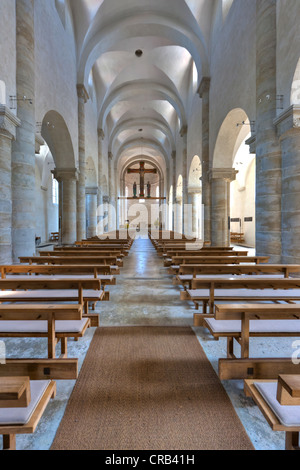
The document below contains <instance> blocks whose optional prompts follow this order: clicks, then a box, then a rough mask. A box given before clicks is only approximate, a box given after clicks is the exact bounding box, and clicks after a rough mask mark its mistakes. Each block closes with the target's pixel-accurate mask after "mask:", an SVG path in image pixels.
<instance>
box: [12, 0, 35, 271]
mask: <svg viewBox="0 0 300 470" xmlns="http://www.w3.org/2000/svg"><path fill="white" fill-rule="evenodd" d="M16 57H17V62H16V90H17V102H16V103H17V116H18V118H19V119H20V121H21V125H20V127H19V128H18V129H17V132H16V141H14V142H13V145H12V242H13V260H14V261H15V262H17V261H18V259H19V256H26V255H32V254H33V253H35V106H34V99H35V55H34V1H33V0H17V1H16Z"/></svg>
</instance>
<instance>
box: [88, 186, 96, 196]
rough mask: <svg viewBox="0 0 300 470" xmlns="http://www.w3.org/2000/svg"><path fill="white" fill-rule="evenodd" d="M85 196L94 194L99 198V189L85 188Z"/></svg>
mask: <svg viewBox="0 0 300 470" xmlns="http://www.w3.org/2000/svg"><path fill="white" fill-rule="evenodd" d="M85 194H92V195H95V196H97V194H98V188H97V187H94V188H85Z"/></svg>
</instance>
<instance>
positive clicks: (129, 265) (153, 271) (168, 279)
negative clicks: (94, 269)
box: [96, 239, 193, 326]
mask: <svg viewBox="0 0 300 470" xmlns="http://www.w3.org/2000/svg"><path fill="white" fill-rule="evenodd" d="M116 279H117V284H116V286H109V287H108V290H109V292H110V301H109V302H100V303H99V304H98V305H97V310H96V311H97V312H99V314H100V326H126V325H128V326H129V325H130V326H134V325H139V326H141V325H145V326H147V325H153V326H154V325H155V326H159V325H164V326H170V325H174V326H183V325H184V326H192V324H193V310H191V307H190V305H188V304H187V302H182V301H181V300H180V295H179V289H178V287H176V286H174V285H173V284H172V276H170V275H168V273H167V270H166V268H164V266H163V260H162V258H159V257H158V255H157V253H156V251H155V249H154V247H153V245H152V243H151V241H150V240H149V239H138V240H135V241H134V243H133V245H132V247H131V250H130V252H129V255H128V256H127V257H125V258H124V266H123V268H121V274H120V275H118V276H116Z"/></svg>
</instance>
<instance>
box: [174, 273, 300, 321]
mask: <svg viewBox="0 0 300 470" xmlns="http://www.w3.org/2000/svg"><path fill="white" fill-rule="evenodd" d="M180 299H181V300H190V301H192V302H193V303H194V305H195V307H196V308H197V309H198V308H199V303H200V302H202V304H203V310H202V312H203V314H206V313H207V305H208V306H209V315H211V316H213V313H214V305H215V302H216V301H218V302H219V301H233V302H238V301H242V302H244V301H252V302H253V301H256V300H257V301H260V302H261V301H268V302H274V303H275V302H278V301H284V302H287V303H290V302H292V301H299V300H300V279H294V278H289V279H284V278H282V279H279V278H275V279H274V278H267V279H265V278H263V277H259V279H255V278H254V279H253V278H252V276H251V278H250V277H247V278H245V277H243V276H240V277H237V278H231V279H226V278H220V279H219V278H214V279H209V278H207V279H205V278H203V279H193V281H192V289H187V290H185V291H181V293H180ZM201 317H203V315H201V314H200V315H195V317H194V320H195V326H200V325H201ZM198 322H199V323H198Z"/></svg>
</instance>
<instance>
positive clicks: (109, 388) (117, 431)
mask: <svg viewBox="0 0 300 470" xmlns="http://www.w3.org/2000/svg"><path fill="white" fill-rule="evenodd" d="M52 450H253V446H252V444H251V442H250V440H249V438H248V435H247V434H246V432H245V430H244V428H243V426H242V424H241V422H240V420H239V418H238V416H237V414H236V412H235V410H234V408H233V406H232V404H231V402H230V400H229V398H228V396H227V395H226V393H225V391H224V389H223V387H222V384H221V382H220V381H219V379H218V377H217V375H216V373H215V372H214V370H213V368H212V366H211V364H210V363H209V361H208V359H207V358H206V355H205V353H204V351H203V349H202V347H201V346H200V344H199V342H198V340H197V338H196V336H195V334H194V332H193V330H192V329H191V328H189V327H124V328H123V327H121V328H118V327H115V328H99V329H97V330H96V332H95V336H94V338H93V340H92V343H91V346H90V348H89V351H88V353H87V356H86V358H85V362H84V364H83V366H82V369H81V372H80V374H79V378H78V380H77V383H76V385H75V387H74V390H73V393H72V395H71V397H70V400H69V403H68V405H67V409H66V412H65V415H64V417H63V419H62V422H61V425H60V427H59V429H58V432H57V435H56V437H55V439H54V442H53V445H52Z"/></svg>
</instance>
